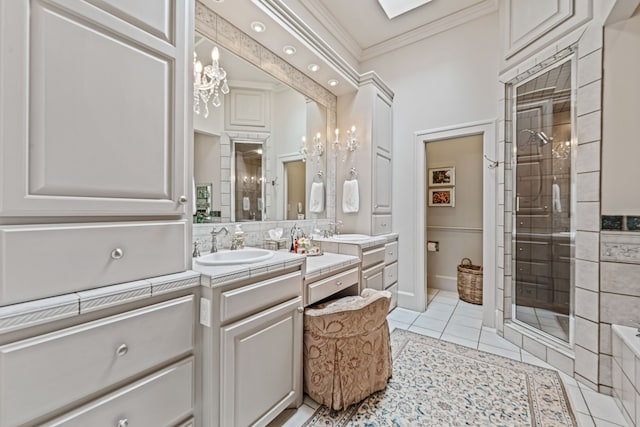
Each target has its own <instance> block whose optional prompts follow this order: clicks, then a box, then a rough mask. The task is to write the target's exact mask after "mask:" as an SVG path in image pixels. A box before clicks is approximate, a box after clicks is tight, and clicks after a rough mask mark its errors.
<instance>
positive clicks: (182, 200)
mask: <svg viewBox="0 0 640 427" xmlns="http://www.w3.org/2000/svg"><path fill="white" fill-rule="evenodd" d="M187 200H189V199H187V196H180V197H179V198H178V201H179V202H180V203H181V204H183V205H184V204H185V203H187Z"/></svg>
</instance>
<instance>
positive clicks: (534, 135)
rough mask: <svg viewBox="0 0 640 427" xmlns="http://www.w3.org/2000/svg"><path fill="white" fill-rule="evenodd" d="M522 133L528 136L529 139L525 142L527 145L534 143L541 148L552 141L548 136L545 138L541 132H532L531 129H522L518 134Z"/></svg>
mask: <svg viewBox="0 0 640 427" xmlns="http://www.w3.org/2000/svg"><path fill="white" fill-rule="evenodd" d="M522 132H527V133H529V134H530V136H529V139H528V140H527V143H529V144H531V143H534V142H537V143H538V145H540V146H543V145H547V144H548V143H550V142H551V141H552V139H553V138H551V137H550V136H547V134H546V133H544V132H543V131H534V130H531V129H522V130H521V131H520V133H522Z"/></svg>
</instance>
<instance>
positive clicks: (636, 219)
mask: <svg viewBox="0 0 640 427" xmlns="http://www.w3.org/2000/svg"><path fill="white" fill-rule="evenodd" d="M627 230H629V231H640V216H627Z"/></svg>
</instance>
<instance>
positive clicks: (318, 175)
mask: <svg viewBox="0 0 640 427" xmlns="http://www.w3.org/2000/svg"><path fill="white" fill-rule="evenodd" d="M322 175H324V172H322V171H318V172H317V173H316V174H315V175H314V176H313V179H314V182H322ZM316 178H317V180H316Z"/></svg>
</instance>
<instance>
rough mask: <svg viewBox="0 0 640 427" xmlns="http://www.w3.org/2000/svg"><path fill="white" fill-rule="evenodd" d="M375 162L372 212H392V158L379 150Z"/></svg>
mask: <svg viewBox="0 0 640 427" xmlns="http://www.w3.org/2000/svg"><path fill="white" fill-rule="evenodd" d="M374 162H375V165H374V173H373V198H372V201H373V209H372V212H373V213H374V214H384V213H391V158H390V157H387V155H386V154H384V153H382V152H378V151H377V152H376V153H375V157H374Z"/></svg>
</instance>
